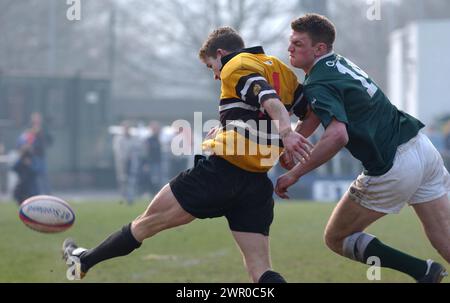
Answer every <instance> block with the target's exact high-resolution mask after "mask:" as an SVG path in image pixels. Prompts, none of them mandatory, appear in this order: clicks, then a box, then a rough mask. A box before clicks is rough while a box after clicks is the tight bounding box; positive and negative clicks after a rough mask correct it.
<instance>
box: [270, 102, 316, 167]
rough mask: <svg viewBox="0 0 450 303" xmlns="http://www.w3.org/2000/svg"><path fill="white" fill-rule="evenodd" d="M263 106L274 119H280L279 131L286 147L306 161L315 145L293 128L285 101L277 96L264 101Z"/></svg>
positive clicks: (298, 158)
mask: <svg viewBox="0 0 450 303" xmlns="http://www.w3.org/2000/svg"><path fill="white" fill-rule="evenodd" d="M263 107H264V109H265V110H266V112H267V113H268V114H269V116H270V117H271V118H272V120H274V121H278V123H279V124H278V131H279V133H280V137H281V140H283V145H284V148H285V149H286V150H287V151H288V152H290V153H292V155H293V156H294V158H295V159H297V160H298V161H300V162H302V163H304V162H306V161H307V160H308V159H309V156H310V154H311V150H312V148H313V147H314V146H313V145H312V144H311V143H310V142H309V141H308V140H307V139H306V138H305V137H303V136H302V135H300V134H298V133H296V132H294V131H293V130H292V128H291V120H290V118H289V113H288V112H287V110H286V108H285V107H284V105H283V103H281V101H280V100H278V99H276V98H270V99H268V100H266V101H264V103H263Z"/></svg>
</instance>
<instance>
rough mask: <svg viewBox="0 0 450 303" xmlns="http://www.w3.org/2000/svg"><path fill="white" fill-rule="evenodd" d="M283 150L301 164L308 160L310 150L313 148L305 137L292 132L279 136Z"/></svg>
mask: <svg viewBox="0 0 450 303" xmlns="http://www.w3.org/2000/svg"><path fill="white" fill-rule="evenodd" d="M281 138H282V140H283V145H284V148H286V150H287V151H288V152H290V153H291V154H292V156H293V157H294V159H296V160H297V161H298V162H301V163H302V164H304V163H306V161H308V160H309V157H310V155H311V150H312V149H313V148H314V145H312V144H311V143H310V142H309V141H308V140H307V139H306V138H305V137H303V136H302V135H300V134H299V133H297V132H294V131H292V130H290V131H288V132H287V133H286V134H285V135H282V136H281Z"/></svg>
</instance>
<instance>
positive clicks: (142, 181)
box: [112, 121, 188, 204]
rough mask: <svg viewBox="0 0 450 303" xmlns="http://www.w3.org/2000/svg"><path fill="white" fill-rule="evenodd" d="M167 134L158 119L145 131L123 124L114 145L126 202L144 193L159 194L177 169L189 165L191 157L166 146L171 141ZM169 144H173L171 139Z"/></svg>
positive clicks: (121, 189) (117, 167) (118, 174)
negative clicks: (174, 153) (175, 154)
mask: <svg viewBox="0 0 450 303" xmlns="http://www.w3.org/2000/svg"><path fill="white" fill-rule="evenodd" d="M174 133H175V132H174ZM174 133H172V135H173V134H174ZM166 137H167V135H166V134H163V132H162V130H161V126H160V124H159V123H158V122H156V121H152V122H150V123H149V125H148V128H147V131H146V132H145V133H144V134H142V133H140V132H139V129H138V128H137V127H132V125H131V122H129V121H123V122H122V123H121V127H120V128H119V131H118V133H116V134H115V135H114V137H113V143H112V145H113V146H112V147H113V154H114V165H115V170H116V180H117V185H118V188H119V191H120V195H121V197H122V201H124V202H126V203H127V204H132V203H133V202H134V200H135V199H136V198H137V197H138V196H140V195H142V194H144V193H149V194H150V195H154V194H156V193H157V192H158V191H159V190H160V187H161V186H162V185H163V183H164V182H167V181H168V178H171V177H174V174H175V172H180V171H181V170H183V169H185V168H187V164H188V163H187V159H186V158H185V157H182V156H181V157H175V156H173V155H172V153H171V152H170V149H169V148H167V146H165V145H167V144H164V141H170V138H166ZM166 143H169V145H170V142H166Z"/></svg>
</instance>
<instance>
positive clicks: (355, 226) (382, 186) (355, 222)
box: [276, 14, 450, 283]
mask: <svg viewBox="0 0 450 303" xmlns="http://www.w3.org/2000/svg"><path fill="white" fill-rule="evenodd" d="M291 26H292V35H291V37H290V43H289V53H290V62H291V65H293V66H294V67H297V68H301V69H303V71H304V72H305V73H306V78H305V82H304V97H305V98H306V100H307V101H308V104H309V110H308V113H307V116H306V118H305V120H304V121H303V122H300V123H299V124H298V126H297V131H298V132H299V133H301V134H302V135H303V136H305V137H309V136H310V135H311V134H312V133H313V132H314V131H315V130H316V128H317V127H318V126H319V125H320V124H322V125H323V127H324V128H325V132H324V134H323V135H322V137H321V138H320V140H319V142H318V143H317V144H316V146H315V148H314V149H313V151H312V154H311V158H310V159H309V161H307V162H306V164H305V163H299V164H297V165H295V164H294V163H293V161H292V160H291V158H292V157H290V156H289V153H285V154H284V155H283V156H282V158H281V164H282V166H283V167H284V168H287V169H290V171H289V172H288V173H286V174H285V175H283V176H281V177H280V178H279V179H278V182H277V185H276V193H277V194H278V195H279V196H280V197H282V198H288V196H287V195H286V193H287V189H288V188H289V187H290V186H291V185H292V184H294V183H296V182H297V181H298V180H299V179H300V178H301V177H302V176H304V175H305V174H307V173H308V172H310V171H312V170H313V169H315V168H317V167H319V166H320V165H322V164H324V163H325V162H327V161H329V160H330V159H331V158H332V157H333V156H334V155H335V154H336V153H337V152H339V150H341V149H342V148H344V147H346V148H347V149H348V150H349V151H350V152H351V153H352V155H353V156H354V157H355V158H357V159H358V160H360V161H361V162H362V164H363V167H364V172H363V173H362V174H361V175H360V176H358V178H357V179H356V180H355V181H354V182H353V183H352V185H351V186H350V188H349V189H348V191H347V192H346V193H345V194H344V196H343V197H342V199H341V200H340V201H339V203H338V204H337V206H336V208H335V209H334V211H333V213H332V215H331V217H330V219H329V221H328V224H327V226H326V229H325V233H324V239H325V243H326V245H327V246H328V247H329V248H330V249H331V250H332V251H334V252H336V253H337V254H339V255H342V256H344V257H347V258H350V259H352V260H355V261H359V262H362V263H366V262H367V261H368V259H369V258H370V257H378V258H379V260H380V262H381V265H380V266H381V267H387V268H392V269H395V270H398V271H401V272H403V273H405V274H408V275H410V276H411V277H413V278H414V279H415V280H416V281H417V282H434V283H436V282H440V281H441V279H442V278H443V277H444V276H445V275H446V274H447V273H446V271H445V269H444V267H443V266H442V265H440V264H439V263H437V262H434V261H432V260H420V259H418V258H415V257H412V256H410V255H407V254H406V253H403V252H400V251H398V250H396V249H393V248H391V247H389V246H387V245H385V244H383V243H382V242H380V241H379V240H378V239H377V238H376V237H375V236H373V235H370V234H367V233H365V232H364V230H365V229H366V228H367V227H368V226H369V225H370V224H372V223H373V222H375V221H376V220H378V219H380V218H381V217H383V216H385V215H386V214H392V213H398V212H400V210H401V209H402V208H403V206H405V204H409V205H410V206H412V207H413V208H414V210H415V212H416V213H417V215H418V217H419V219H420V220H421V222H422V224H423V227H424V230H425V233H426V235H427V237H428V239H429V240H430V242H431V244H432V245H433V246H434V247H435V248H436V250H437V251H438V252H439V254H440V255H441V256H442V257H443V258H444V259H445V260H446V261H447V262H450V203H449V199H448V192H449V191H450V177H449V173H448V171H447V169H446V168H445V167H444V164H443V160H442V158H441V156H440V154H439V153H438V152H437V150H436V149H435V147H434V146H433V144H432V143H431V142H430V140H429V139H428V138H427V137H426V135H425V134H423V133H422V132H421V129H422V128H423V127H424V125H423V124H422V123H421V122H420V121H419V120H417V119H416V118H414V117H412V116H410V115H408V114H407V113H404V112H402V111H400V110H398V109H397V108H396V107H395V106H394V105H392V104H391V103H390V101H389V99H388V98H387V97H386V95H385V94H384V93H383V92H382V90H381V89H380V88H379V87H378V86H377V85H376V84H375V83H374V82H373V81H372V80H371V79H370V78H369V76H368V75H367V74H366V73H365V72H364V71H363V70H361V69H360V68H359V67H358V66H356V65H355V64H354V63H352V62H351V61H350V60H348V59H347V58H345V57H342V56H340V55H338V54H336V53H334V52H333V43H334V41H335V36H336V30H335V27H334V25H333V24H332V23H331V22H330V21H329V20H328V19H327V18H325V17H323V16H320V15H316V14H308V15H305V16H303V17H301V18H299V19H297V20H295V21H293V22H292V25H291ZM423 101H424V102H425V100H423ZM300 182H301V181H300ZM405 236H408V237H410V236H411V235H405Z"/></svg>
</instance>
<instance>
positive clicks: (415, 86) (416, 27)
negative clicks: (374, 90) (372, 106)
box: [388, 20, 450, 125]
mask: <svg viewBox="0 0 450 303" xmlns="http://www.w3.org/2000/svg"><path fill="white" fill-rule="evenodd" d="M449 33H450V20H438V21H434V20H433V21H431V20H430V21H420V22H415V23H411V24H410V25H408V26H406V27H405V28H402V29H399V30H396V31H394V32H393V33H392V34H391V37H390V42H391V43H390V44H391V46H390V54H389V60H388V61H389V63H388V96H389V98H390V99H391V102H392V103H393V104H395V105H396V106H397V107H398V108H399V109H401V110H404V111H406V112H408V113H410V114H411V115H413V116H415V117H418V118H419V119H420V120H422V121H423V122H424V123H425V124H427V125H430V124H433V123H434V122H436V121H437V120H438V119H441V118H443V117H445V116H446V115H448V114H450V94H448V90H449V85H450V81H449V71H450V55H449V54H450V35H449Z"/></svg>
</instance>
